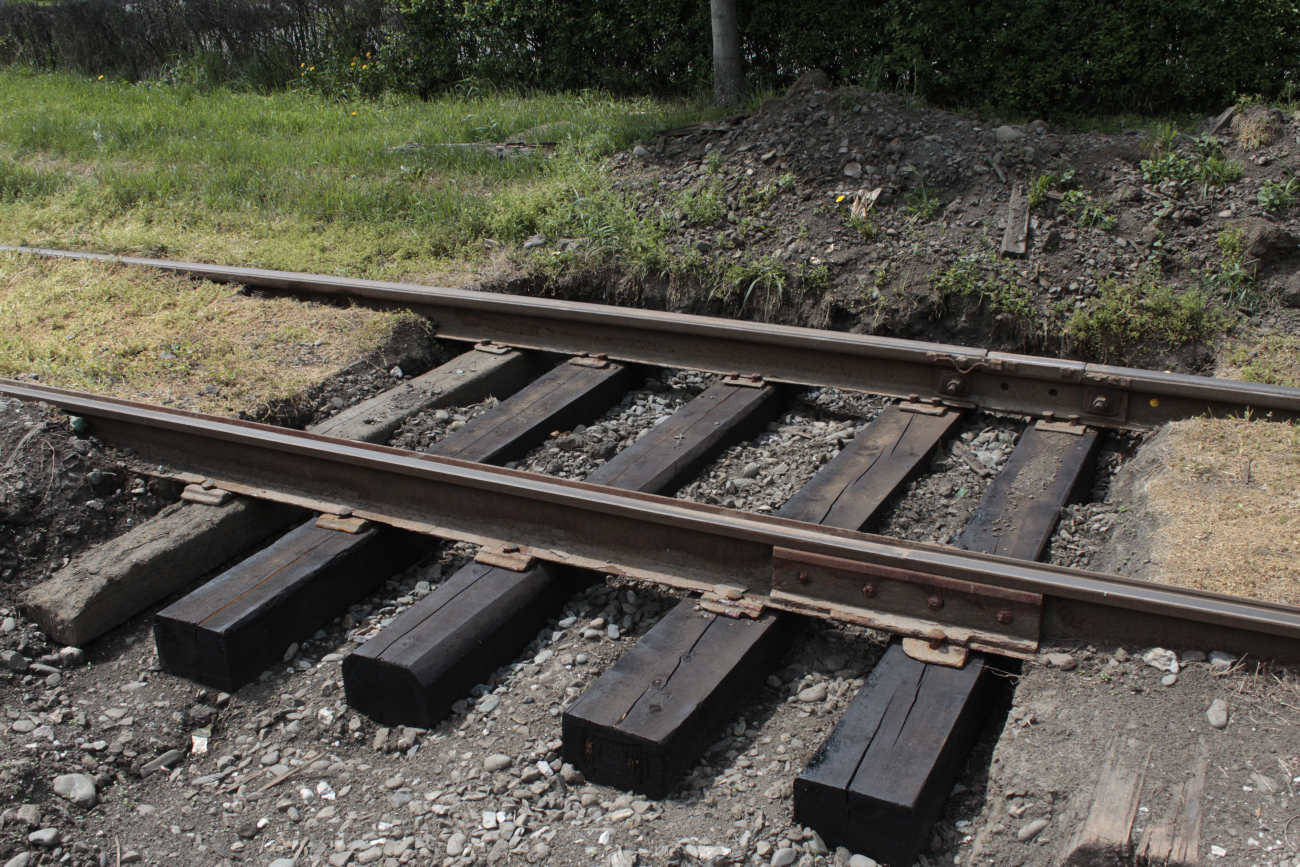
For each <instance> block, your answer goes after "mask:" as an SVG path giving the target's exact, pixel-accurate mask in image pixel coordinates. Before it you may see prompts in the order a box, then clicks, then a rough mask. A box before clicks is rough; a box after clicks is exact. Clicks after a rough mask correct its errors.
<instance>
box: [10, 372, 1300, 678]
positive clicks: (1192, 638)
mask: <svg viewBox="0 0 1300 867" xmlns="http://www.w3.org/2000/svg"><path fill="white" fill-rule="evenodd" d="M0 394H3V395H6V396H9V397H16V398H20V399H23V400H39V401H44V402H47V403H50V404H53V405H55V406H59V407H61V408H63V409H65V410H67V411H68V412H71V413H75V414H77V415H81V416H85V417H87V418H89V419H91V420H92V422H93V424H94V426H95V431H96V433H97V434H98V435H99V436H100V437H101V438H102V439H104V440H105V441H107V442H109V443H111V444H114V445H117V446H131V447H133V448H135V449H136V450H137V451H138V452H139V454H140V455H141V456H142V458H144V459H147V460H150V461H155V462H158V464H165V465H166V466H165V467H163V468H161V469H160V468H159V467H158V465H157V464H155V465H154V469H155V470H156V471H159V472H161V473H164V474H166V473H173V472H180V473H182V474H185V473H188V474H189V475H187V476H183V477H184V478H186V479H187V480H189V481H197V480H200V479H209V480H212V481H213V483H214V484H215V486H216V487H219V488H223V489H226V490H231V491H233V492H235V493H244V494H252V495H256V496H262V497H265V498H267V499H275V500H280V501H285V502H296V503H300V504H303V505H306V506H308V507H310V508H315V509H318V510H320V511H323V512H328V513H331V514H348V515H352V516H355V517H357V518H360V519H364V520H370V521H379V522H384V523H389V524H392V525H394V526H400V527H407V528H410V529H414V530H418V531H421V532H426V533H432V534H434V535H438V536H442V537H444V538H449V539H461V540H466V541H471V542H475V543H479V544H496V545H504V544H514V545H517V546H518V547H519V549H520V551H521V553H523V554H525V555H527V556H535V557H538V558H540V559H546V560H550V561H554V562H562V563H570V564H573V565H577V566H581V567H585V568H592V569H597V570H601V571H605V572H611V573H617V574H625V575H629V576H631V577H635V578H639V579H642V580H647V581H654V582H658V583H663V584H667V585H670V586H676V587H685V588H690V589H696V590H711V589H713V588H714V587H715V586H716V585H719V584H722V585H730V586H734V587H741V588H744V590H745V591H746V593H747V594H749V595H750V596H751V597H753V598H756V599H758V600H760V601H764V602H765V603H766V604H771V605H774V607H791V608H794V609H797V610H805V609H803V608H799V606H796V605H784V604H781V603H779V602H778V601H776V600H773V599H772V590H773V584H772V578H773V565H774V561H775V555H776V549H778V548H781V549H787V551H789V552H794V553H795V554H797V555H799V556H803V557H815V556H818V555H821V556H825V557H833V558H837V559H838V560H843V561H851V562H854V563H858V564H862V565H863V566H864V567H865V568H867V569H868V571H869V570H870V569H871V568H876V569H878V570H880V571H881V574H884V575H888V574H891V573H890V572H889V571H888V570H903V571H904V572H906V573H908V574H909V575H910V576H913V577H916V576H920V577H924V576H931V577H932V578H934V579H953V580H957V581H962V582H974V583H978V584H981V585H988V586H991V587H995V588H1002V589H1004V590H1008V591H1017V592H1020V593H1030V594H1041V595H1042V596H1043V597H1044V610H1045V612H1047V613H1053V612H1054V613H1053V616H1054V617H1055V618H1056V620H1057V621H1059V622H1062V623H1066V624H1070V623H1074V624H1080V623H1092V624H1096V623H1097V622H1098V615H1096V613H1095V612H1101V615H1102V616H1104V614H1105V612H1107V611H1110V612H1113V613H1114V614H1115V615H1116V617H1117V618H1119V616H1120V615H1124V616H1127V615H1130V614H1131V613H1132V612H1140V613H1145V614H1150V615H1154V616H1159V617H1161V618H1164V621H1165V622H1167V623H1169V624H1173V626H1172V627H1171V628H1172V629H1173V630H1174V634H1181V635H1182V636H1183V637H1184V644H1185V646H1199V644H1200V639H1201V637H1202V635H1203V633H1204V627H1205V626H1206V625H1210V626H1213V627H1216V628H1219V629H1220V630H1221V631H1222V630H1226V631H1227V632H1225V634H1229V635H1230V636H1235V638H1231V640H1233V641H1237V642H1238V646H1240V647H1241V648H1243V649H1250V650H1252V652H1255V653H1257V654H1267V655H1268V656H1272V657H1276V658H1282V659H1296V660H1300V608H1295V607H1292V606H1286V605H1276V604H1271V603H1265V602H1259V601H1255V600H1249V599H1242V598H1236V597H1230V596H1225V595H1222V594H1217V593H1210V592H1206V591H1200V590H1191V589H1184V588H1177V587H1171V586H1167V585H1160V584H1154V583H1151V582H1146V581H1139V580H1136V579H1129V578H1121V577H1116V576H1110V575H1100V574H1096V573H1090V572H1083V571H1079V570H1072V569H1064V568H1060V567H1054V566H1047V565H1042V564H1036V563H1028V562H1025V561H1017V560H1008V559H1005V558H1000V557H993V556H988V555H981V554H973V553H970V552H966V551H961V550H958V549H954V548H948V547H943V546H935V545H923V544H916V543H909V542H902V541H899V540H892V539H885V538H882V537H878V536H871V535H867V534H863V533H855V532H850V531H846V530H836V529H832V528H828V527H821V526H818V525H814V524H805V523H801V522H797V521H790V520H786V519H782V518H775V517H770V516H764V515H758V514H750V513H741V512H734V511H730V510H726V509H722V508H719V507H715V506H706V505H702V504H697V503H690V502H686V501H682V500H676V499H671V498H665V497H658V496H653V495H649V494H636V493H630V492H624V491H618V490H615V489H612V488H604V487H599V486H595V485H587V484H583V483H580V482H570V481H565V480H560V479H552V478H548V477H544V476H537V475H533V474H530V473H524V472H520V471H516V470H507V469H503V468H496V467H486V466H482V465H478V464H468V463H464V462H461V461H455V460H449V459H443V458H436V457H433V456H430V455H420V454H415V453H411V452H404V451H401V450H397V449H393V448H389V447H386V446H377V445H368V444H364V443H356V442H350V441H346V440H337V439H332V438H329V437H322V436H318V435H314V434H308V433H301V432H297V431H289V430H285V429H282V428H274V427H269V426H266V425H260V424H255V423H252V422H240V421H232V420H228V419H223V418H217V417H214V416H207V415H202V414H199V413H191V412H185V411H180V410H171V409H163V408H158V407H149V406H144V405H141V404H137V403H132V402H130V401H123V400H116V399H112V398H103V397H96V396H94V395H88V394H84V393H80V392H73V391H66V390H63V389H55V388H49V387H45V386H37V385H29V384H22V383H15V382H9V381H3V380H0ZM941 583H945V582H941V581H938V580H936V586H938V585H939V584H941ZM800 599H801V601H802V602H804V603H806V602H807V601H808V600H809V599H812V600H813V601H816V596H815V595H814V594H812V593H809V594H805V595H803V596H801V597H800ZM825 601H826V602H827V603H828V604H830V605H838V604H839V600H838V598H837V597H828V598H827V599H826V600H825ZM867 601H869V600H866V601H864V604H863V605H862V607H861V609H860V610H861V611H864V612H869V611H870V606H869V605H868V604H866V602H867ZM1076 609H1078V610H1085V609H1086V611H1087V612H1093V613H1090V614H1088V615H1087V616H1086V617H1074V618H1073V619H1072V618H1071V616H1070V614H1071V612H1072V611H1075V610H1076ZM810 613H819V614H821V615H822V616H836V615H835V614H834V611H833V610H832V609H827V610H824V611H815V610H814V611H811V612H810ZM845 619H853V618H850V617H846V618H845ZM1071 628H1073V627H1071ZM1083 637H1085V638H1088V637H1090V636H1088V635H1084V636H1083ZM1091 640H1100V639H1099V638H1091ZM1137 640H1141V639H1137Z"/></svg>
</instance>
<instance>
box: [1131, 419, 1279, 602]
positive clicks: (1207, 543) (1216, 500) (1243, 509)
mask: <svg viewBox="0 0 1300 867" xmlns="http://www.w3.org/2000/svg"><path fill="white" fill-rule="evenodd" d="M1156 442H1157V443H1158V444H1159V445H1160V451H1161V458H1162V460H1161V461H1160V466H1159V468H1158V469H1156V470H1154V471H1152V472H1151V474H1150V476H1149V477H1148V478H1147V479H1146V482H1145V485H1143V486H1142V487H1144V488H1145V490H1144V500H1145V502H1144V503H1143V505H1142V508H1143V509H1145V510H1146V511H1147V512H1148V514H1151V515H1152V516H1153V517H1155V518H1156V522H1155V523H1156V526H1157V527H1158V528H1159V529H1158V530H1157V532H1156V533H1155V534H1154V536H1153V538H1152V539H1151V540H1150V542H1151V554H1150V556H1151V561H1152V562H1151V565H1152V568H1151V570H1150V571H1149V572H1148V573H1147V577H1150V578H1153V579H1154V580H1158V581H1163V582H1166V583H1170V584H1178V585H1181V586H1184V587H1199V588H1202V589H1205V590H1215V591H1218V592H1221V593H1230V594H1233V595H1237V596H1246V597H1250V598H1253V599H1262V600H1265V601H1269V602H1283V603H1289V604H1292V605H1296V604H1300V427H1297V426H1296V425H1292V424H1289V423H1279V422H1266V421H1248V420H1245V419H1194V420H1191V421H1183V422H1177V423H1174V424H1171V425H1169V426H1168V428H1167V429H1166V430H1164V431H1163V432H1162V434H1161V436H1160V437H1159V438H1158V440H1157V441H1156Z"/></svg>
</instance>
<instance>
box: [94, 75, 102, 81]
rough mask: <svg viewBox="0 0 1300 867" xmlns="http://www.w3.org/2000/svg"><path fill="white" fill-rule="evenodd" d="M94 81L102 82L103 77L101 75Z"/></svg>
mask: <svg viewBox="0 0 1300 867" xmlns="http://www.w3.org/2000/svg"><path fill="white" fill-rule="evenodd" d="M95 80H96V81H103V80H104V76H102V75H101V76H100V77H99V78H96V79H95Z"/></svg>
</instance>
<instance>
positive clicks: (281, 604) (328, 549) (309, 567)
mask: <svg viewBox="0 0 1300 867" xmlns="http://www.w3.org/2000/svg"><path fill="white" fill-rule="evenodd" d="M436 544H437V540H435V539H433V538H431V537H427V536H420V535H418V534H415V533H407V532H403V531H400V530H394V529H392V528H390V527H385V526H375V527H371V528H369V529H367V530H364V531H362V532H361V533H358V534H352V533H344V532H338V531H335V530H325V529H321V528H320V527H317V526H316V525H315V524H312V523H307V524H303V525H302V526H300V527H298V528H297V529H295V530H293V531H291V532H290V533H288V534H286V535H285V536H283V537H281V539H279V540H278V541H277V542H276V543H275V544H273V545H271V546H269V547H267V548H264V549H263V550H261V551H259V552H258V553H256V554H254V555H252V556H251V557H249V558H247V559H246V560H244V561H243V562H241V563H239V564H238V565H236V566H235V567H233V568H231V569H229V570H227V571H226V572H224V573H222V574H221V575H219V576H217V577H216V578H214V579H212V580H211V581H209V582H208V583H207V584H204V585H203V586H202V587H200V588H199V589H198V590H195V591H194V592H193V593H190V594H189V595H188V596H186V597H185V598H184V599H181V600H180V601H178V602H176V603H174V604H173V605H170V606H168V607H167V608H165V609H163V610H162V611H161V612H159V613H158V615H157V616H156V617H155V618H154V643H155V644H156V646H157V648H158V659H159V662H160V663H161V664H162V666H163V668H165V669H166V670H167V671H170V672H171V673H173V674H176V675H180V676H181V677H186V678H189V679H190V680H194V681H197V682H199V683H203V684H207V685H209V686H213V687H217V688H219V689H224V690H227V691H234V690H236V689H238V688H239V687H241V686H243V685H244V684H246V683H248V682H249V681H251V680H253V679H254V678H256V677H257V675H258V674H259V673H261V672H262V671H263V670H265V669H266V668H267V667H268V666H270V665H272V664H273V663H275V662H277V661H279V660H280V659H281V658H282V656H283V654H284V652H285V649H286V648H287V647H288V646H289V645H290V644H292V643H293V642H295V641H299V640H301V639H303V638H305V637H307V636H308V635H310V634H311V633H313V632H315V631H316V630H317V629H318V628H319V627H320V625H321V624H322V623H325V622H327V621H329V620H330V619H331V618H333V617H336V616H338V615H339V614H341V613H343V612H344V611H346V610H347V608H348V606H349V605H351V604H352V603H353V602H355V601H356V600H357V599H359V598H361V597H363V596H365V595H366V594H368V593H370V592H373V591H374V590H375V588H376V587H378V586H379V584H380V583H381V582H382V581H384V580H385V579H386V578H388V577H390V576H391V575H393V574H394V573H397V572H400V571H401V570H402V569H405V568H406V567H407V566H409V565H411V563H413V562H415V561H416V560H417V559H419V558H420V557H422V556H424V555H426V554H427V553H429V552H430V551H431V550H433V548H434V546H435V545H436Z"/></svg>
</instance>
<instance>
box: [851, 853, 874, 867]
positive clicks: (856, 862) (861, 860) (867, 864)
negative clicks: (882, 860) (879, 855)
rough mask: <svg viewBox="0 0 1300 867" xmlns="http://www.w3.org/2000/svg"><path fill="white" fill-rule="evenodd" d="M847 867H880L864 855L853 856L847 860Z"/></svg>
mask: <svg viewBox="0 0 1300 867" xmlns="http://www.w3.org/2000/svg"><path fill="white" fill-rule="evenodd" d="M849 867H880V865H879V864H877V863H876V862H875V861H873V860H871V859H870V858H868V857H867V856H866V855H854V856H852V857H850V858H849Z"/></svg>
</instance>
